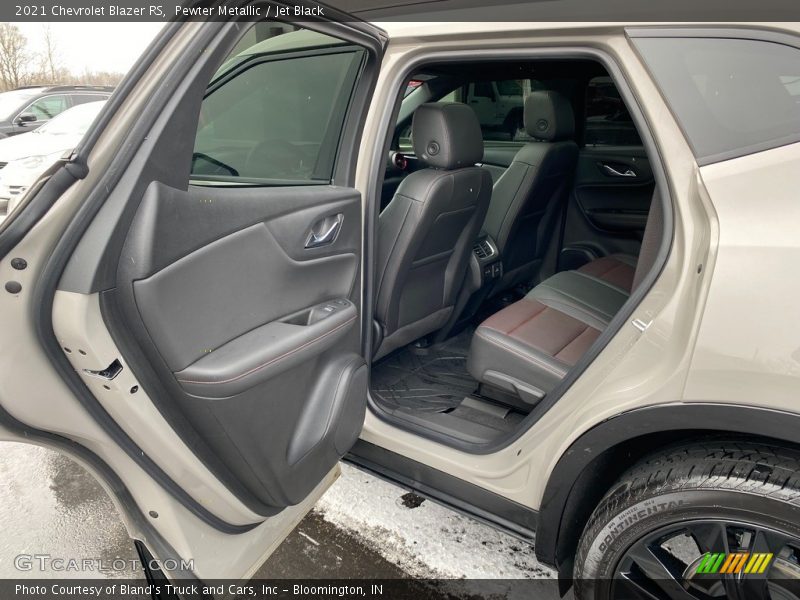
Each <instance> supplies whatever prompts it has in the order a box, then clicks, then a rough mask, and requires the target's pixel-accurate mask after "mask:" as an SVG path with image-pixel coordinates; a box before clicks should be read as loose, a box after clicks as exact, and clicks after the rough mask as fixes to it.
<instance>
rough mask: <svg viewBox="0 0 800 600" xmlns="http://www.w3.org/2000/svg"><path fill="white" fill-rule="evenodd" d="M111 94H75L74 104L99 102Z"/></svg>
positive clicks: (73, 96)
mask: <svg viewBox="0 0 800 600" xmlns="http://www.w3.org/2000/svg"><path fill="white" fill-rule="evenodd" d="M110 95H111V94H73V95H72V105H73V106H78V105H79V104H86V103H87V102H99V101H101V100H105V99H107V98H108V97H109V96H110Z"/></svg>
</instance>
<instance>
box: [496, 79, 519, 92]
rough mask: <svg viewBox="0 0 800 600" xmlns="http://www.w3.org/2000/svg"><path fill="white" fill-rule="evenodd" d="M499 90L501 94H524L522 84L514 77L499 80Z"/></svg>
mask: <svg viewBox="0 0 800 600" xmlns="http://www.w3.org/2000/svg"><path fill="white" fill-rule="evenodd" d="M497 91H498V92H499V93H500V95H501V96H522V86H521V85H520V84H519V82H517V81H515V80H513V79H508V80H506V81H498V82H497Z"/></svg>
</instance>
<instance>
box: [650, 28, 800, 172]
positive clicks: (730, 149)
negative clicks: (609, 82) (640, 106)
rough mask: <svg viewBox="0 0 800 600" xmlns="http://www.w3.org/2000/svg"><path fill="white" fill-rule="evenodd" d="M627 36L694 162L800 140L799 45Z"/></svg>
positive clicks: (721, 157) (740, 40) (710, 161)
mask: <svg viewBox="0 0 800 600" xmlns="http://www.w3.org/2000/svg"><path fill="white" fill-rule="evenodd" d="M634 42H635V44H636V47H637V48H638V49H639V52H640V53H641V55H642V57H643V58H644V61H645V62H646V63H647V66H648V67H649V68H650V70H651V72H652V74H653V77H654V79H655V81H656V84H657V85H658V86H659V88H660V89H661V92H662V94H663V95H664V98H665V99H666V101H667V103H668V104H669V105H670V107H671V108H672V111H673V113H674V114H675V116H676V118H677V120H678V122H679V124H680V126H681V128H682V129H683V132H684V134H685V135H686V137H687V139H688V140H689V143H690V144H691V146H692V149H693V151H694V154H695V156H696V157H697V160H698V163H699V164H708V163H712V162H717V161H720V160H725V159H728V158H733V157H736V156H742V155H745V154H750V153H752V152H758V151H760V150H766V149H768V148H773V147H776V146H781V145H785V144H789V143H793V142H797V141H800V50H799V49H797V48H793V47H791V46H786V45H783V44H779V43H773V42H766V41H757V40H746V39H724V38H691V37H688V38H669V37H652V38H648V37H642V38H635V39H634Z"/></svg>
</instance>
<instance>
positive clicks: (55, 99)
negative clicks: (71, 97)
mask: <svg viewBox="0 0 800 600" xmlns="http://www.w3.org/2000/svg"><path fill="white" fill-rule="evenodd" d="M66 108H67V97H66V96H58V95H56V96H45V97H44V98H39V99H38V100H36V101H35V102H33V103H32V104H31V105H30V106H29V107H28V108H26V109H25V110H24V111H22V112H23V113H32V114H34V115H36V119H37V120H39V121H47V120H49V119H52V118H53V117H55V116H56V115H57V114H59V113H61V112H63V111H64V110H66Z"/></svg>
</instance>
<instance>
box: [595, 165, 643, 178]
mask: <svg viewBox="0 0 800 600" xmlns="http://www.w3.org/2000/svg"><path fill="white" fill-rule="evenodd" d="M598 164H599V165H600V168H601V169H602V170H603V172H604V173H605V174H606V175H608V176H610V177H636V171H634V170H633V169H631V168H630V167H623V169H624V170H620V169H617V168H615V167H612V166H611V165H609V164H608V163H598Z"/></svg>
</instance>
